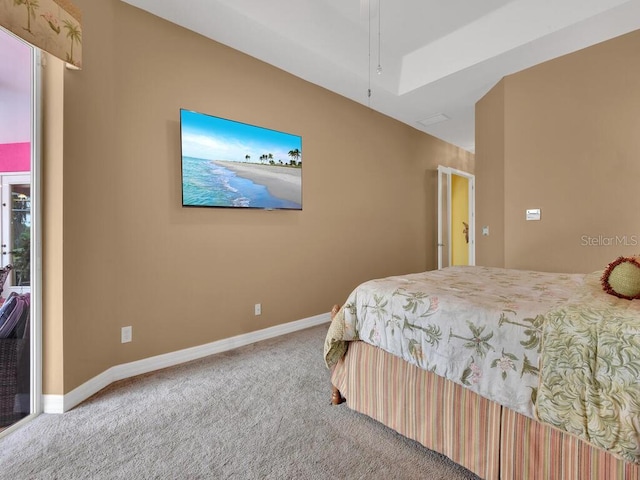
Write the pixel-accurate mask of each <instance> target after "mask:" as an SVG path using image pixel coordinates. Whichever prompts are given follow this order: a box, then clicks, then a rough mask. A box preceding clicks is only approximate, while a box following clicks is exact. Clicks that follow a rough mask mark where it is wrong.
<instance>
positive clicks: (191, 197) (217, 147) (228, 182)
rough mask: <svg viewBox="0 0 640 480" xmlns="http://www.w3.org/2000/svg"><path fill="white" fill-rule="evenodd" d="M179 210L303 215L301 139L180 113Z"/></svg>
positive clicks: (202, 116) (212, 118) (254, 127)
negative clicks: (271, 211)
mask: <svg viewBox="0 0 640 480" xmlns="http://www.w3.org/2000/svg"><path fill="white" fill-rule="evenodd" d="M180 121H181V142H182V204H183V205H184V206H194V207H245V208H264V209H274V210H275V209H294V210H300V209H302V138H301V137H300V136H298V135H293V134H289V133H284V132H278V131H275V130H270V129H267V128H262V127H257V126H254V125H248V124H245V123H241V122H236V121H232V120H227V119H223V118H219V117H214V116H211V115H206V114H202V113H197V112H191V111H187V110H181V112H180Z"/></svg>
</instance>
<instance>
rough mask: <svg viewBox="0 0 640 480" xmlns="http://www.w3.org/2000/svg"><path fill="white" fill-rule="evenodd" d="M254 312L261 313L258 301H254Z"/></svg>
mask: <svg viewBox="0 0 640 480" xmlns="http://www.w3.org/2000/svg"><path fill="white" fill-rule="evenodd" d="M254 313H255V314H256V315H262V305H261V304H259V303H256V304H255V306H254Z"/></svg>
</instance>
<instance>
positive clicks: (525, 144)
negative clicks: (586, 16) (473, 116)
mask: <svg viewBox="0 0 640 480" xmlns="http://www.w3.org/2000/svg"><path fill="white" fill-rule="evenodd" d="M638 51H640V31H637V32H633V33H631V34H628V35H625V36H622V37H619V38H617V39H613V40H610V41H608V42H605V43H602V44H599V45H596V46H594V47H591V48H589V49H585V50H582V51H580V52H576V53H574V54H571V55H567V56H565V57H562V58H559V59H556V60H554V61H550V62H547V63H544V64H542V65H539V66H536V67H534V68H531V69H529V70H526V71H524V72H521V73H518V74H515V75H512V76H510V77H507V78H505V79H504V81H503V82H504V86H499V87H498V91H496V92H494V94H497V95H499V89H502V88H504V96H503V101H504V109H503V112H504V138H503V139H501V138H500V135H499V134H498V135H495V136H494V137H493V138H492V139H490V140H489V138H488V137H489V136H488V135H487V139H486V144H487V146H488V148H489V149H494V150H499V149H500V148H501V146H500V145H499V144H500V142H501V140H503V148H504V208H503V211H504V222H505V230H504V258H505V266H506V267H509V268H520V269H537V270H543V271H566V272H589V271H594V270H601V269H603V268H604V267H605V266H606V264H607V263H608V262H610V261H612V260H614V259H615V258H616V257H617V256H618V255H630V254H635V253H638V252H640V246H639V245H638V242H639V241H640V214H639V213H638V212H640V197H639V196H638V194H637V191H638V181H639V180H640V160H639V158H640V136H639V135H638V129H639V128H640V89H638V85H640V63H639V62H638V59H637V54H638ZM485 109H487V110H491V111H485ZM500 109H501V105H500V102H499V101H496V102H495V103H494V104H491V103H490V102H486V103H484V104H483V103H479V104H478V109H477V110H478V112H479V113H480V117H481V118H487V117H489V116H490V115H499V114H500V112H499V111H500ZM478 131H479V132H483V131H486V130H483V128H479V129H478ZM483 142H485V139H482V140H480V142H478V143H479V145H477V149H478V150H477V152H478V153H477V160H478V166H477V178H478V188H477V190H478V197H479V198H481V197H482V196H483V195H485V194H486V190H487V189H486V187H485V186H484V185H483V184H482V182H481V180H480V178H482V177H484V178H486V177H487V176H488V175H487V171H492V170H498V169H499V163H500V159H499V158H498V159H497V160H496V162H497V164H491V162H492V159H491V158H489V157H488V156H487V155H485V153H484V152H481V151H480V148H481V147H482V145H483V144H484V143H483ZM485 162H486V163H485ZM485 170H486V171H485ZM483 192H485V193H483ZM527 208H541V209H542V220H541V221H539V222H532V221H529V222H527V221H525V210H526V209H527ZM479 210H480V208H479ZM492 215H497V212H496V213H492ZM492 234H493V232H492ZM478 250H479V252H481V253H480V254H479V257H480V255H485V254H486V251H483V246H482V245H481V244H480V242H478Z"/></svg>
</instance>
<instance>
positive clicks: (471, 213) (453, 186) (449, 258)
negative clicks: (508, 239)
mask: <svg viewBox="0 0 640 480" xmlns="http://www.w3.org/2000/svg"><path fill="white" fill-rule="evenodd" d="M437 248H438V270H440V269H442V268H445V267H448V266H453V265H475V176H474V175H472V174H470V173H467V172H463V171H461V170H456V169H454V168H450V167H443V166H438V243H437Z"/></svg>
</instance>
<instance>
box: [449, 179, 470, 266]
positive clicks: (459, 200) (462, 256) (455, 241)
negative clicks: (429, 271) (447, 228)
mask: <svg viewBox="0 0 640 480" xmlns="http://www.w3.org/2000/svg"><path fill="white" fill-rule="evenodd" d="M463 222H464V223H466V224H467V225H469V179H468V178H465V177H460V176H458V175H451V265H469V244H468V243H467V238H466V235H465V226H464V223H463Z"/></svg>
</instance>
